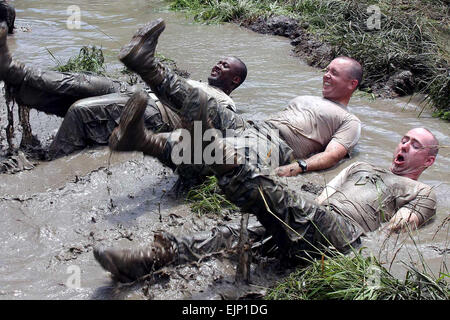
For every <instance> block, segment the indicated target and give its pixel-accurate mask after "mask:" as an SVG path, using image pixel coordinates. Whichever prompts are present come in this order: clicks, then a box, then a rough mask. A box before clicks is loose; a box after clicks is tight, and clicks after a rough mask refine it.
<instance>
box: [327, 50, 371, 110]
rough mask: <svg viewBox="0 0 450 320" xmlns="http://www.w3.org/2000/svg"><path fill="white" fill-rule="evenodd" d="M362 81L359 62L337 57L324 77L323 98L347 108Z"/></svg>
mask: <svg viewBox="0 0 450 320" xmlns="http://www.w3.org/2000/svg"><path fill="white" fill-rule="evenodd" d="M361 81H362V68H361V65H360V64H359V62H358V61H356V60H355V59H352V58H349V57H337V58H336V59H333V60H332V61H331V62H330V64H329V65H328V67H327V69H326V73H325V74H324V76H323V87H322V94H323V97H324V98H326V99H329V100H331V101H334V102H336V103H339V104H341V105H344V106H346V105H348V102H349V101H350V98H351V96H352V94H353V92H354V91H355V90H356V88H357V87H358V86H359V84H360V82H361Z"/></svg>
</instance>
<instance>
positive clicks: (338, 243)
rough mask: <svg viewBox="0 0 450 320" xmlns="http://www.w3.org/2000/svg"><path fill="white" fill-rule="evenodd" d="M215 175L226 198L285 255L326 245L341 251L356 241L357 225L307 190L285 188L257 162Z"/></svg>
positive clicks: (358, 229)
mask: <svg viewBox="0 0 450 320" xmlns="http://www.w3.org/2000/svg"><path fill="white" fill-rule="evenodd" d="M218 178H219V185H220V187H221V188H222V190H223V191H224V192H225V194H226V196H227V198H228V199H229V200H230V201H232V202H233V203H235V204H236V205H238V206H240V207H241V208H242V209H244V210H245V211H248V212H251V213H254V214H255V215H256V216H257V218H258V220H259V221H260V222H261V224H262V225H263V226H264V227H265V228H266V229H267V231H268V233H269V234H271V235H272V236H273V237H274V240H275V242H276V243H277V245H278V247H279V249H280V251H281V252H282V253H283V254H284V255H286V256H287V257H294V256H299V255H300V256H302V255H303V253H304V251H312V252H318V251H320V250H322V249H324V248H323V246H328V245H333V246H334V247H335V248H337V249H338V250H340V251H343V252H345V251H347V250H348V249H349V247H350V245H352V246H356V244H358V242H359V236H360V235H361V234H362V229H361V228H359V227H357V226H355V225H353V224H352V223H351V222H350V221H349V220H347V219H346V218H344V217H343V216H341V215H339V214H337V213H335V212H333V211H330V210H328V209H327V208H326V207H324V206H321V205H319V204H318V203H316V202H315V201H314V199H313V198H312V197H311V196H310V195H309V194H307V193H304V192H297V191H293V190H289V189H288V187H287V186H286V185H285V184H284V183H283V182H282V181H281V179H280V178H279V177H277V176H275V175H271V174H267V170H264V169H261V167H260V166H258V165H253V164H244V165H241V166H240V167H238V168H236V169H235V170H234V171H232V172H229V173H227V174H225V175H223V176H221V177H218ZM266 202H267V207H266V204H265V203H266Z"/></svg>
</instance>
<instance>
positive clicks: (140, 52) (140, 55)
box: [119, 19, 166, 88]
mask: <svg viewBox="0 0 450 320" xmlns="http://www.w3.org/2000/svg"><path fill="white" fill-rule="evenodd" d="M165 27H166V24H165V22H164V20H163V19H157V20H154V21H152V22H149V23H147V24H146V25H144V26H143V27H141V28H139V29H138V31H136V33H135V34H134V35H133V38H132V39H131V41H130V43H129V44H127V45H125V46H124V47H122V49H121V50H120V53H119V60H120V61H122V63H123V64H124V65H126V66H127V67H128V68H129V69H130V70H132V71H134V72H136V73H137V74H139V75H140V76H141V78H142V80H144V81H145V82H146V83H147V84H148V85H149V86H150V87H151V88H153V87H155V86H158V85H159V84H160V83H161V82H162V81H163V79H164V77H163V75H162V74H161V72H160V71H161V70H160V67H161V65H160V64H159V63H158V61H157V59H155V50H156V45H157V44H158V38H159V36H160V35H161V32H163V31H164V29H165Z"/></svg>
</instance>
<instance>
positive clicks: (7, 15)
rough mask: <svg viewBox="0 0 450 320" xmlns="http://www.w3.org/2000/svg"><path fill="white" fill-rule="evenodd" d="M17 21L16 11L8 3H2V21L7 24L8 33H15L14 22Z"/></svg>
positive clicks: (0, 6) (0, 11)
mask: <svg viewBox="0 0 450 320" xmlns="http://www.w3.org/2000/svg"><path fill="white" fill-rule="evenodd" d="M15 20H16V9H15V8H14V6H13V5H12V4H10V3H8V2H6V1H1V2H0V21H2V22H6V25H7V27H8V33H14V22H15Z"/></svg>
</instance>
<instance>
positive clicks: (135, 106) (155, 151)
mask: <svg viewBox="0 0 450 320" xmlns="http://www.w3.org/2000/svg"><path fill="white" fill-rule="evenodd" d="M147 101H148V95H147V93H146V92H145V91H143V90H141V91H138V92H136V93H134V94H133V95H132V96H131V98H130V99H129V100H128V101H127V103H126V104H125V107H124V109H123V111H122V115H121V117H120V121H119V126H118V127H117V128H115V129H114V131H113V132H112V133H111V136H110V137H109V147H110V149H111V150H114V151H142V152H143V153H144V154H146V155H149V156H153V157H156V158H158V159H159V160H160V161H161V162H162V163H164V164H165V165H168V166H169V167H172V166H173V164H172V163H171V162H170V154H169V153H168V152H165V151H166V144H167V142H168V138H169V136H170V133H169V132H167V133H153V132H152V131H151V130H147V129H146V128H145V125H144V112H145V108H146V107H147Z"/></svg>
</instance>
